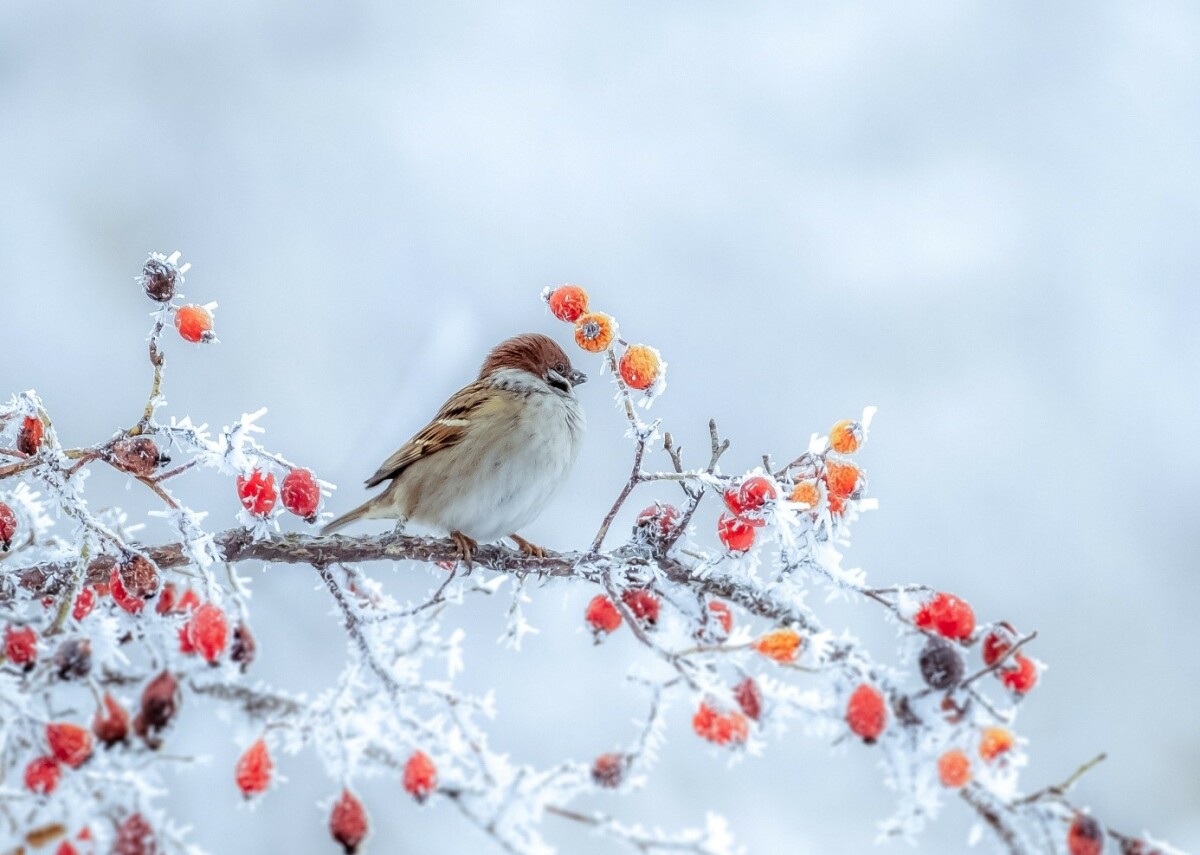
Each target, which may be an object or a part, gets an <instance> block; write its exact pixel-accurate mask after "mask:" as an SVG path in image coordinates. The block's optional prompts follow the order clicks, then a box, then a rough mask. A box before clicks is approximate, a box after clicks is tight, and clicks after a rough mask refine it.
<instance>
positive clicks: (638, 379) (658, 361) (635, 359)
mask: <svg viewBox="0 0 1200 855" xmlns="http://www.w3.org/2000/svg"><path fill="white" fill-rule="evenodd" d="M664 365H665V363H664V362H663V360H662V354H661V353H659V352H658V351H657V350H656V349H655V348H653V347H650V345H648V344H631V345H630V346H629V347H627V348H625V352H624V353H623V354H621V362H620V364H619V365H618V370H619V371H620V374H621V379H622V380H624V381H625V385H626V386H628V387H629V388H630V389H637V390H638V391H643V390H645V389H649V388H650V387H651V386H653V385H654V384H655V383H656V382H658V378H659V377H660V376H661V375H662V371H663V367H664Z"/></svg>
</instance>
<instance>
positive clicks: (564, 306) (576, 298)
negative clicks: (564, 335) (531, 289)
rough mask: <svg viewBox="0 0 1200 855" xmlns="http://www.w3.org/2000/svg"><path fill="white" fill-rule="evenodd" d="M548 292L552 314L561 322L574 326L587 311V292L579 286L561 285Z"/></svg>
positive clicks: (547, 300)
mask: <svg viewBox="0 0 1200 855" xmlns="http://www.w3.org/2000/svg"><path fill="white" fill-rule="evenodd" d="M547 291H548V293H547V294H546V302H547V303H549V304H550V312H551V314H553V315H554V317H556V318H558V319H559V320H560V321H566V322H567V323H570V324H573V323H575V322H576V321H577V320H579V316H580V315H582V314H583V313H584V312H586V311H587V308H588V295H587V291H584V290H583V289H582V288H580V287H579V286H578V285H559V286H558V287H557V288H555V289H554V290H553V291H549V289H547Z"/></svg>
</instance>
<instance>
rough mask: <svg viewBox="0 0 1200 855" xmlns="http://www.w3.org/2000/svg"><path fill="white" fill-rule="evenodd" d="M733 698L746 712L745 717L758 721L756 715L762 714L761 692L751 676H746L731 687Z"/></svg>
mask: <svg viewBox="0 0 1200 855" xmlns="http://www.w3.org/2000/svg"><path fill="white" fill-rule="evenodd" d="M733 698H734V700H736V701H737V703H738V706H739V707H741V708H742V712H744V713H745V714H746V718H749V719H751V720H753V721H758V717H759V716H761V715H762V692H761V691H759V688H758V683H756V682H754V678H753V677H747V678H746V679H745V680H742V682H740V683H738V684H737V685H736V686H734V687H733Z"/></svg>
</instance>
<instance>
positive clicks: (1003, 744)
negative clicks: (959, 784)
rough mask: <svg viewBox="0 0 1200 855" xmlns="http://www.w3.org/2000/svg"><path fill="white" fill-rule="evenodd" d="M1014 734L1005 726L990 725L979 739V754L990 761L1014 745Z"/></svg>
mask: <svg viewBox="0 0 1200 855" xmlns="http://www.w3.org/2000/svg"><path fill="white" fill-rule="evenodd" d="M1013 742H1014V739H1013V735H1012V733H1011V732H1009V731H1008V730H1006V729H1004V728H1003V727H989V728H987V729H985V730H984V731H983V736H982V737H981V738H980V740H979V756H980V757H982V758H983V759H984V760H986V761H988V762H989V763H990V762H992V761H993V760H995V759H996V758H997V757H999V756H1000V755H1001V754H1003V753H1004V752H1006V751H1008V750H1010V749H1011V748H1012V747H1013Z"/></svg>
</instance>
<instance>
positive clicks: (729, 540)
mask: <svg viewBox="0 0 1200 855" xmlns="http://www.w3.org/2000/svg"><path fill="white" fill-rule="evenodd" d="M717 537H719V538H720V539H721V543H723V544H725V548H726V549H728V550H729V551H730V552H745V551H746V550H748V549H749V548H750V547H752V546H754V528H753V527H752V526H750V525H747V524H746V523H744V522H742V521H741V520H740V519H738V518H737V517H735V516H734V515H733V514H721V518H720V519H719V520H717Z"/></svg>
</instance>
